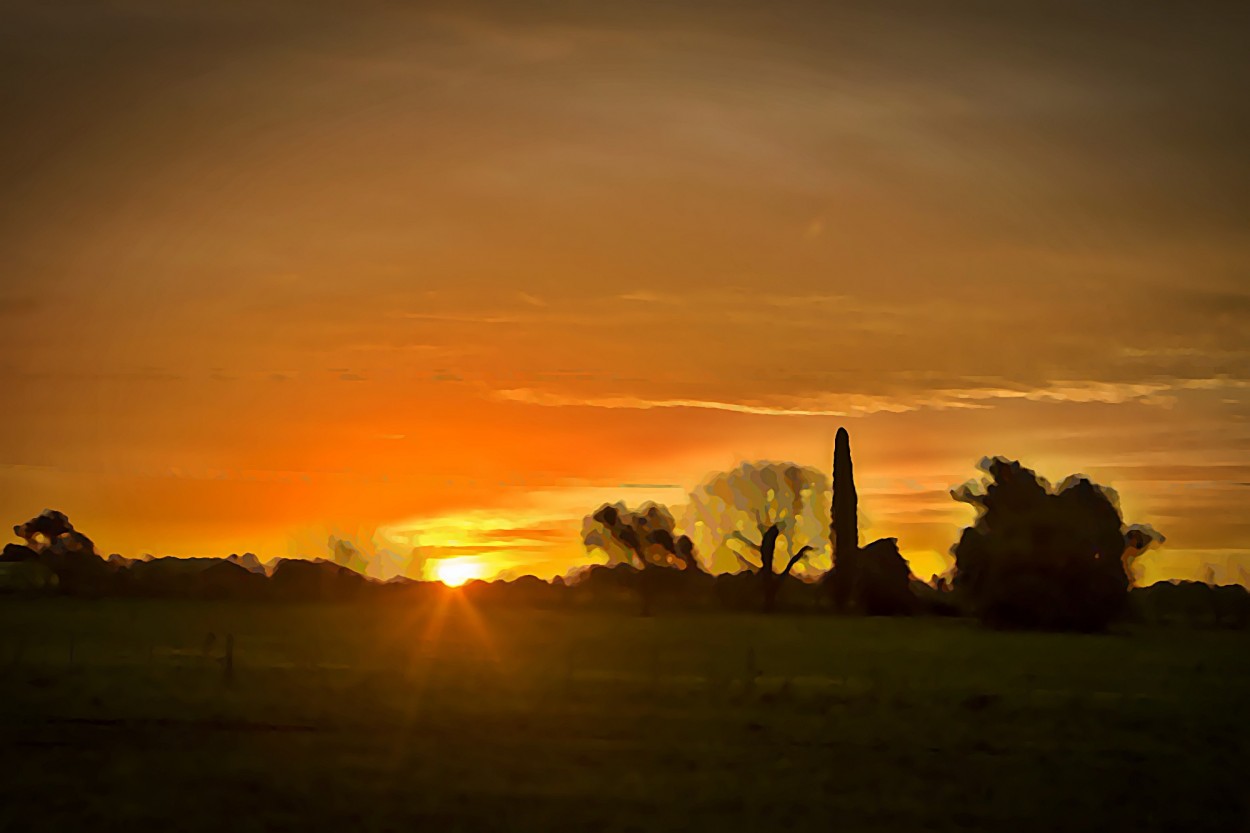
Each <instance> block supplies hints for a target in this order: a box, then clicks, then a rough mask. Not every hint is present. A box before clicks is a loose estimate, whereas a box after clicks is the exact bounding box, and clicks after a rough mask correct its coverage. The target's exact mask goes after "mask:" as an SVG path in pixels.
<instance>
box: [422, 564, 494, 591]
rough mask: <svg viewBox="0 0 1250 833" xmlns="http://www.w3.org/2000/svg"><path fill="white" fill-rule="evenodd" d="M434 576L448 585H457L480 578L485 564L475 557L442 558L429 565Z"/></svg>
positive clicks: (483, 572)
mask: <svg viewBox="0 0 1250 833" xmlns="http://www.w3.org/2000/svg"><path fill="white" fill-rule="evenodd" d="M430 568H431V571H432V572H433V574H434V578H435V579H437V580H438V581H441V582H442V583H443V584H446V585H447V586H448V587H459V586H460V585H462V584H464V583H465V582H467V581H472V580H473V579H475V578H482V576H483V575H484V574H485V569H486V567H485V565H484V564H482V562H481V561H480V560H478V559H476V558H467V557H466V558H442V559H439V560H438V561H435V562H433V563H432V564H431V565H430Z"/></svg>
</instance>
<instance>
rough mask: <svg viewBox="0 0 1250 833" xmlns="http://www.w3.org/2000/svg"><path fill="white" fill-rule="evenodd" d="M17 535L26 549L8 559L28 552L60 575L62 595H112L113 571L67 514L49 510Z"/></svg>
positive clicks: (10, 552) (17, 528)
mask: <svg viewBox="0 0 1250 833" xmlns="http://www.w3.org/2000/svg"><path fill="white" fill-rule="evenodd" d="M13 532H14V533H15V534H16V535H17V536H18V537H19V538H22V539H24V540H25V541H26V546H25V547H20V548H15V549H13V550H9V549H8V548H6V552H5V555H6V557H10V558H14V559H18V558H20V557H21V556H23V555H24V554H25V553H26V552H33V553H35V560H36V561H38V562H39V563H41V564H44V565H45V566H47V567H48V568H49V569H51V570H52V572H53V573H55V574H56V577H57V583H58V586H59V587H60V590H61V592H63V593H69V594H71V595H88V596H94V595H100V594H102V593H105V592H107V591H108V589H109V587H110V585H111V583H112V582H111V580H112V577H113V567H112V565H110V564H109V563H108V562H106V561H105V560H104V559H103V558H101V557H100V555H99V554H98V553H97V552H96V548H95V544H94V543H92V541H91V539H90V538H88V537H87V536H86V535H83V534H82V533H81V532H78V531H77V530H75V529H74V525H73V524H71V523H70V522H69V518H68V517H67V516H66V515H65V513H64V512H58V511H56V510H55V509H45V510H44V511H43V512H41V513H40V514H39V515H36V516H35V517H34V518H31V519H30V520H29V521H27V522H26V523H23V524H18V525H17V526H15V527H13Z"/></svg>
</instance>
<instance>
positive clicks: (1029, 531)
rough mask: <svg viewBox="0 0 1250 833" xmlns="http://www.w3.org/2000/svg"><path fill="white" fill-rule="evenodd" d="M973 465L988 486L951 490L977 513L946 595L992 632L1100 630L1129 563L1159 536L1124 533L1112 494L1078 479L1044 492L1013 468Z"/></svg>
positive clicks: (993, 462)
mask: <svg viewBox="0 0 1250 833" xmlns="http://www.w3.org/2000/svg"><path fill="white" fill-rule="evenodd" d="M980 467H981V468H982V469H983V470H984V471H985V472H986V473H987V475H988V478H987V479H984V480H983V481H982V482H981V483H979V484H978V483H971V484H965V485H964V486H961V487H959V488H958V489H955V490H953V491H952V492H951V495H952V496H953V497H954V498H955V499H956V500H958V501H961V502H963V503H968V504H971V505H972V506H975V507H976V508H977V510H978V518H977V521H976V523H975V525H974V526H971V527H968V528H967V529H965V530H964V531H963V534H962V535H961V536H960V539H959V543H958V544H956V545H955V548H954V555H955V575H954V581H953V586H954V589H955V591H956V592H957V593H958V594H960V595H961V596H962V597H963V598H964V599H965V600H966V602H967V603H969V604H970V606H971V608H972V610H973V611H974V612H975V613H976V614H977V615H978V616H979V617H980V618H981V619H982V620H983V621H985V622H986V623H988V624H992V625H997V626H1008V627H1033V628H1050V629H1062V630H1081V631H1096V630H1102V629H1104V628H1106V626H1107V624H1108V623H1109V622H1110V621H1111V620H1112V618H1113V617H1115V616H1116V615H1117V614H1118V613H1119V612H1120V611H1121V609H1122V607H1123V605H1124V602H1125V599H1126V597H1127V594H1128V589H1129V585H1130V583H1131V581H1130V569H1129V567H1130V565H1129V563H1128V562H1129V560H1131V559H1132V558H1134V557H1136V556H1137V555H1139V554H1140V553H1142V552H1144V551H1145V550H1146V549H1147V548H1148V547H1149V546H1150V545H1151V544H1152V543H1155V542H1158V541H1161V540H1162V536H1159V535H1158V534H1157V533H1155V532H1154V531H1153V530H1151V529H1150V528H1149V527H1142V526H1135V527H1128V528H1126V527H1125V526H1124V523H1123V521H1122V519H1121V517H1120V511H1119V509H1118V507H1117V505H1116V495H1115V493H1114V492H1113V491H1111V490H1109V489H1106V488H1104V487H1102V486H1098V485H1097V484H1095V483H1093V482H1091V481H1090V480H1088V479H1087V478H1085V477H1081V476H1072V477H1069V478H1067V479H1066V480H1065V481H1064V482H1063V483H1062V484H1061V485H1060V486H1059V488H1058V489H1052V488H1051V487H1050V485H1049V484H1048V483H1047V482H1046V481H1045V480H1043V479H1042V478H1040V477H1038V475H1037V474H1036V473H1035V472H1033V471H1032V470H1030V469H1027V468H1025V467H1024V466H1022V465H1021V464H1020V463H1019V462H1016V461H1014V460H1008V459H1005V458H1002V457H995V458H993V459H988V458H987V459H984V460H982V461H981V466H980Z"/></svg>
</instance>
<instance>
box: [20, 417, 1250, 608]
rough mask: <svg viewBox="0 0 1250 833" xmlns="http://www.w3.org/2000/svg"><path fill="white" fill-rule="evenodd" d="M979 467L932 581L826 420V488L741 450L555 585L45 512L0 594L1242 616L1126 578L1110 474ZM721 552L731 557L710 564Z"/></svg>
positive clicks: (1140, 529) (1234, 603) (25, 530)
mask: <svg viewBox="0 0 1250 833" xmlns="http://www.w3.org/2000/svg"><path fill="white" fill-rule="evenodd" d="M981 468H982V469H983V470H984V471H985V473H986V477H985V478H984V479H983V480H982V481H980V482H979V483H972V484H965V485H964V486H961V487H959V488H958V489H955V490H953V491H952V493H951V494H952V497H954V498H955V499H956V500H959V501H962V502H965V503H968V504H970V505H972V506H974V507H976V509H977V511H978V517H977V520H976V522H975V523H974V525H973V526H971V527H969V528H967V529H965V530H964V531H963V534H962V535H961V536H960V539H959V542H958V543H957V544H956V545H955V546H954V547H953V549H952V552H953V554H954V557H955V566H954V568H953V571H952V573H951V575H949V576H944V577H941V578H939V579H937V580H936V581H935V582H933V583H926V582H922V581H919V580H918V579H916V578H915V577H914V576H912V575H911V573H910V570H909V568H908V566H907V562H906V561H905V560H904V559H903V557H902V555H901V554H900V552H899V549H898V546H897V539H894V538H883V539H879V540H876V541H873V542H871V543H869V544H867V545H864V546H861V545H860V543H859V528H858V496H857V493H856V489H855V482H854V471H853V463H852V460H851V451H850V438H849V436H848V434H847V432H846V431H845V429H839V431H838V434H837V439H836V442H835V448H834V465H833V479H832V488H831V489H830V488H828V483H829V481H826V480H825V479H824V476H823V475H822V474H821V473H820V472H819V471H817V470H815V469H810V468H807V467H803V466H798V465H796V464H793V463H745V464H743V465H741V466H740V467H738V468H737V469H734V470H733V471H730V472H722V473H720V474H717V475H714V476H713V477H712V478H710V479H709V480H708V481H707V482H705V483H704V484H702V485H701V486H700V487H699V488H698V489H696V490H695V492H694V493H693V494H692V495H691V500H690V504H689V510H688V513H689V514H688V516H687V518H686V519H685V528H686V529H687V530H688V531H689V532H690V534H689V535H685V534H678V532H677V524H676V521H675V519H674V517H673V515H672V513H671V512H670V511H669V510H668V508H667V507H664V506H659V505H656V504H645V505H644V506H642V507H640V508H638V509H636V510H631V509H629V508H628V507H627V506H625V504H621V503H618V504H612V505H606V504H605V505H604V506H601V507H599V509H597V510H596V511H595V512H593V513H591V514H590V515H589V516H587V518H586V520H585V522H584V525H583V532H582V539H583V543H584V544H585V545H586V547H587V549H588V550H593V551H597V552H601V553H604V554H605V555H606V560H607V563H606V564H601V565H593V566H587V567H585V568H581V569H579V570H577V571H575V572H574V573H572V574H570V575H569V576H567V577H564V578H557V579H555V580H554V581H552V582H547V581H543V580H541V579H538V578H535V577H532V576H524V577H521V578H518V579H515V580H511V581H502V580H498V581H491V582H486V581H473V582H470V583H468V584H467V585H465V586H464V587H462V588H458V589H456V590H454V591H453V590H449V589H447V588H445V587H444V586H443V585H442V584H441V583H438V582H427V581H414V580H411V579H406V578H398V579H392V580H391V581H387V582H381V581H377V580H374V579H371V578H366V577H365V576H364V575H361V573H360V572H358V571H356V570H353V569H351V568H349V567H348V566H346V565H345V564H343V563H341V562H342V559H341V558H336V559H333V560H326V559H316V560H304V559H278V560H276V561H274V562H270V563H269V564H262V563H261V562H260V560H259V559H257V558H256V556H255V555H253V554H251V553H245V554H244V555H242V556H239V555H231V556H230V557H228V558H152V559H127V558H123V557H121V556H118V555H113V556H110V557H109V558H108V559H104V558H101V557H100V555H99V554H98V552H97V550H96V547H95V545H94V543H93V542H92V541H91V539H90V538H88V537H87V536H85V535H83V534H82V533H81V532H78V531H77V530H75V529H74V527H73V525H72V524H71V523H70V522H69V519H68V518H67V517H66V516H65V515H64V514H63V513H61V512H57V511H53V510H46V511H44V512H43V513H42V514H40V515H38V516H37V517H35V518H32V519H31V520H29V521H27V522H26V523H24V524H20V525H18V526H16V527H14V532H15V534H16V535H17V536H18V537H19V538H21V539H22V541H23V543H21V544H17V543H14V544H9V545H7V546H5V547H4V550H3V553H2V554H0V593H8V594H21V593H25V594H44V593H59V594H66V595H72V596H85V597H99V596H152V597H181V598H206V599H244V600H273V601H283V600H291V601H342V602H349V601H359V600H368V601H370V602H373V601H387V600H394V601H399V602H403V603H413V602H422V601H425V600H427V599H431V598H434V597H436V596H437V595H439V594H443V593H450V592H455V593H459V594H462V595H463V596H464V597H465V598H466V599H468V600H470V601H472V602H474V603H481V604H487V605H499V606H508V605H515V606H525V607H547V608H560V609H621V610H635V611H639V612H641V613H642V614H644V615H651V614H654V613H657V612H661V611H667V610H735V611H750V610H758V611H763V612H765V613H771V612H774V611H777V610H785V611H788V612H795V613H802V612H838V613H842V614H862V615H910V614H926V615H939V616H974V617H977V618H979V619H981V620H982V621H983V622H985V623H986V624H989V625H991V626H996V627H1017V628H1047V629H1062V630H1084V631H1095V630H1101V629H1103V628H1105V627H1107V625H1108V624H1109V623H1110V622H1112V621H1114V620H1116V619H1119V618H1129V619H1133V620H1137V621H1144V622H1153V623H1189V624H1199V625H1209V626H1214V627H1247V626H1248V625H1250V594H1248V593H1247V591H1246V589H1245V588H1243V587H1241V586H1238V585H1232V586H1226V587H1215V586H1212V585H1211V584H1209V583H1202V582H1160V583H1157V584H1154V585H1152V586H1150V587H1145V588H1137V589H1131V585H1132V580H1131V576H1132V569H1131V568H1132V562H1133V560H1134V559H1135V558H1137V557H1138V556H1139V555H1140V554H1141V553H1143V552H1145V551H1146V550H1147V549H1148V548H1149V547H1150V546H1152V545H1153V544H1155V543H1158V542H1160V541H1162V540H1163V539H1162V536H1161V535H1159V534H1158V533H1156V532H1155V531H1154V530H1153V529H1151V528H1150V527H1148V526H1141V525H1134V526H1125V524H1124V523H1123V521H1122V519H1121V516H1120V511H1119V508H1118V506H1117V498H1116V495H1115V493H1114V492H1113V491H1111V490H1110V489H1107V488H1105V487H1102V486H1099V485H1097V484H1095V483H1093V482H1091V481H1090V480H1089V479H1087V478H1084V477H1079V476H1073V477H1070V478H1068V479H1067V480H1065V481H1064V482H1063V483H1061V484H1060V485H1059V486H1058V487H1052V486H1051V485H1050V484H1048V483H1047V482H1046V481H1044V480H1043V479H1042V478H1040V477H1038V475H1037V474H1036V473H1035V472H1033V471H1031V470H1029V469H1027V468H1025V467H1024V466H1022V465H1021V464H1020V463H1018V462H1016V461H1012V460H1007V459H1005V458H992V459H991V458H987V459H985V460H983V461H982V463H981ZM830 491H831V492H832V496H831V499H830V500H828V501H826V498H825V495H826V494H827V493H829V492H830ZM826 507H827V508H828V510H829V511H828V513H826V511H825V510H826ZM696 539H699V540H700V541H701V542H702V543H701V545H700V546H696ZM730 559H732V561H730ZM826 560H827V564H828V566H827V567H825V566H824V564H825V562H826ZM336 562H340V563H336ZM732 562H736V566H737V567H738V569H737V570H736V571H729V572H725V571H723V569H715V568H723V567H724V566H725V565H726V564H727V563H732Z"/></svg>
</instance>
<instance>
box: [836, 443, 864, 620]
mask: <svg viewBox="0 0 1250 833" xmlns="http://www.w3.org/2000/svg"><path fill="white" fill-rule="evenodd" d="M832 526H833V601H834V605H835V607H837V609H838V610H840V611H845V610H847V609H849V607H850V606H851V604H852V602H853V596H854V593H855V590H854V587H855V584H856V581H857V578H858V573H859V566H860V565H859V499H858V497H857V496H856V494H855V472H854V469H853V467H852V465H851V436H850V434H848V433H847V432H846V429H845V428H839V429H838V435H837V437H836V438H835V439H834V443H833V521H832Z"/></svg>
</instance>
